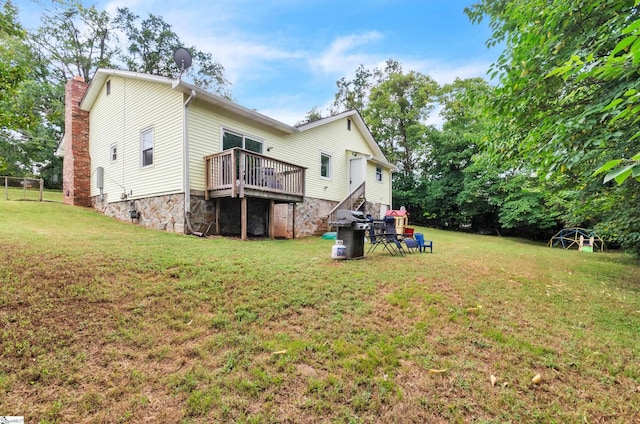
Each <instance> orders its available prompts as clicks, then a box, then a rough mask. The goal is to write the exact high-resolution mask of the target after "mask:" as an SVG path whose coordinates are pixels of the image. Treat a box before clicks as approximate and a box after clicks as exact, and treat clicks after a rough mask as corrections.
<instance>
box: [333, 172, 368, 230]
mask: <svg viewBox="0 0 640 424" xmlns="http://www.w3.org/2000/svg"><path fill="white" fill-rule="evenodd" d="M364 195H365V182H364V181H363V182H362V183H361V184H360V185H359V186H358V187H356V188H355V189H354V190H353V191H352V192H351V193H349V195H347V197H345V198H344V199H343V200H342V201H341V202H340V203H338V204H337V205H336V206H335V207H334V208H333V209H331V211H330V212H329V222H333V221H335V220H336V211H337V210H338V209H349V210H356V209H358V208H360V206H362V204H363V203H364V202H365V197H364Z"/></svg>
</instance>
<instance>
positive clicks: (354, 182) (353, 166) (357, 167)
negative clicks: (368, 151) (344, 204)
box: [349, 158, 365, 193]
mask: <svg viewBox="0 0 640 424" xmlns="http://www.w3.org/2000/svg"><path fill="white" fill-rule="evenodd" d="M364 166H365V160H364V159H363V158H354V159H349V193H351V192H352V191H353V190H355V189H356V188H357V187H358V186H359V185H360V184H362V182H363V181H364V179H365V167H364Z"/></svg>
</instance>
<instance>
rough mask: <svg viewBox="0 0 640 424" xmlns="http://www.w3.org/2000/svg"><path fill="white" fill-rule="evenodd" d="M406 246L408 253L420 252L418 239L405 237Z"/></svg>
mask: <svg viewBox="0 0 640 424" xmlns="http://www.w3.org/2000/svg"><path fill="white" fill-rule="evenodd" d="M404 244H406V245H407V251H408V252H412V251H413V252H415V251H416V250H417V251H420V246H418V242H417V241H416V239H414V238H412V237H405V238H404Z"/></svg>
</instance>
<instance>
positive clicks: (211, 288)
mask: <svg viewBox="0 0 640 424" xmlns="http://www.w3.org/2000/svg"><path fill="white" fill-rule="evenodd" d="M0 218H1V219H0V249H1V250H2V255H1V256H0V413H2V414H7V415H24V416H25V421H28V422H42V423H44V422H47V423H53V422H60V423H63V422H79V421H82V422H85V421H90V422H140V421H143V420H146V421H152V422H184V423H200V422H202V423H207V422H232V421H233V422H243V423H254V422H255V423H262V422H328V421H330V422H339V423H340V422H344V423H368V422H380V421H382V422H397V421H402V420H404V421H406V422H468V421H475V422H485V423H498V422H500V423H503V422H589V423H593V422H618V423H626V422H633V421H634V420H637V417H638V416H640V338H638V334H640V267H639V266H638V262H637V261H635V260H632V259H631V258H629V257H626V256H625V255H623V254H621V253H615V252H608V253H594V254H587V253H581V252H577V251H563V250H557V249H550V248H548V247H546V246H543V245H538V244H533V243H528V242H523V241H520V240H514V239H505V238H497V237H485V236H474V235H467V234H460V233H450V232H441V231H435V230H431V229H427V228H420V229H419V231H422V232H424V233H425V234H426V235H427V237H428V238H431V239H433V240H434V247H435V248H434V253H433V254H429V253H423V254H412V255H409V256H407V257H404V258H400V257H391V256H389V255H388V254H385V253H384V252H382V251H376V252H375V253H374V254H373V255H370V256H368V257H367V258H366V259H364V260H356V261H344V262H336V261H332V260H331V259H330V253H331V245H332V241H328V240H323V239H320V238H306V239H298V240H254V241H247V242H243V241H240V240H236V239H225V238H219V237H215V238H208V239H200V238H195V237H189V236H181V235H175V234H169V233H164V232H158V231H153V230H147V229H143V228H140V227H138V226H136V225H133V224H129V223H123V222H118V221H115V220H112V219H110V218H107V217H104V216H102V215H100V214H98V213H97V212H94V211H92V210H89V209H82V208H77V207H70V206H65V205H62V204H55V203H46V202H45V203H35V202H0ZM417 231H418V230H417ZM443 369H444V370H446V371H445V372H442V373H434V372H433V371H431V372H430V370H443ZM538 373H540V374H541V375H542V382H541V383H540V384H538V385H536V384H533V383H532V382H531V378H532V377H533V376H534V375H535V374H538ZM491 375H495V376H496V378H497V383H496V385H495V386H492V385H491V382H490V376H491Z"/></svg>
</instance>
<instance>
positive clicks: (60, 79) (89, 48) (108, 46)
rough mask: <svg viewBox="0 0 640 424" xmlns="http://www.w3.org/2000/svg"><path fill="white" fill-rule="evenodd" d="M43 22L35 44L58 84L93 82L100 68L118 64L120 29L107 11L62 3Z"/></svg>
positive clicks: (67, 0)
mask: <svg viewBox="0 0 640 424" xmlns="http://www.w3.org/2000/svg"><path fill="white" fill-rule="evenodd" d="M41 21H42V22H41V25H40V27H39V28H38V29H37V31H36V32H35V33H34V34H33V36H32V41H33V44H34V47H35V49H36V50H37V52H38V53H39V54H40V55H41V56H42V57H43V58H44V59H45V60H46V62H47V64H48V68H49V72H50V78H51V79H52V80H53V81H54V82H57V83H59V84H64V83H66V82H67V81H68V80H70V79H71V78H73V77H75V76H80V77H82V78H83V79H84V80H85V81H90V80H91V78H93V74H94V73H95V71H96V70H97V69H98V68H100V67H112V66H113V65H114V63H113V59H114V57H115V54H116V53H117V52H118V49H117V47H116V46H117V36H116V29H117V28H116V26H115V25H114V24H113V22H112V19H111V17H110V16H109V14H108V13H107V12H106V11H104V10H103V11H100V10H98V9H97V8H96V7H95V6H91V7H86V6H84V5H83V4H82V3H80V2H79V1H75V0H58V1H57V2H56V3H54V7H53V8H52V9H49V10H46V11H45V13H43V14H42V17H41Z"/></svg>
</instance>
